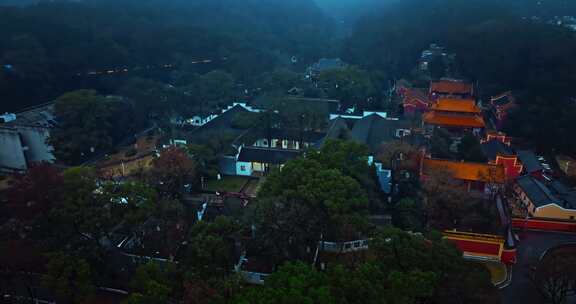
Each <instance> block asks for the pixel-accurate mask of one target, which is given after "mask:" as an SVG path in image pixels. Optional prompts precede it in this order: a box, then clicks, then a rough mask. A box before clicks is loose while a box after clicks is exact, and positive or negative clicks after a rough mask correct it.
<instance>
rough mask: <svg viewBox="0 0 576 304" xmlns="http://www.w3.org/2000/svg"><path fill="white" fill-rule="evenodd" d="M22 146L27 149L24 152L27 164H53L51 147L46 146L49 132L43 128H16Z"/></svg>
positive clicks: (53, 158)
mask: <svg viewBox="0 0 576 304" xmlns="http://www.w3.org/2000/svg"><path fill="white" fill-rule="evenodd" d="M18 132H19V133H20V137H21V138H22V144H23V145H24V146H26V147H28V149H27V150H26V152H25V155H26V159H27V160H28V163H31V162H42V161H47V162H53V161H54V160H55V157H54V154H53V151H54V149H53V148H52V146H51V145H49V144H48V137H49V136H50V132H49V131H48V130H47V129H45V128H34V127H18Z"/></svg>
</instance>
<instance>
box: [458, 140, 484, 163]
mask: <svg viewBox="0 0 576 304" xmlns="http://www.w3.org/2000/svg"><path fill="white" fill-rule="evenodd" d="M458 155H459V156H460V158H461V159H463V160H465V161H470V162H479V163H484V162H486V161H487V159H486V156H485V155H484V152H483V151H482V146H481V145H480V140H478V137H476V136H474V134H471V133H467V134H465V135H464V136H463V137H462V139H461V141H460V144H459V145H458Z"/></svg>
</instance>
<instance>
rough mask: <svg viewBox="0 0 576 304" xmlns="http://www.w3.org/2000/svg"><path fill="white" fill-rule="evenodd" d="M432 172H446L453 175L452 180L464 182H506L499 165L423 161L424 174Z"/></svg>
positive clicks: (435, 160) (434, 160)
mask: <svg viewBox="0 0 576 304" xmlns="http://www.w3.org/2000/svg"><path fill="white" fill-rule="evenodd" d="M434 170H448V171H449V172H451V173H452V174H454V178H456V179H460V180H466V181H480V182H491V181H492V182H496V183H501V184H503V183H504V182H505V180H506V175H505V173H504V167H503V166H501V165H493V164H481V163H470V162H459V161H453V160H443V159H430V158H427V159H424V164H423V172H424V174H426V173H427V172H430V171H434Z"/></svg>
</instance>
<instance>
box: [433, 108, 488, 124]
mask: <svg viewBox="0 0 576 304" xmlns="http://www.w3.org/2000/svg"><path fill="white" fill-rule="evenodd" d="M422 118H423V120H424V122H425V123H427V124H431V125H439V126H448V127H469V128H484V127H485V126H486V123H485V122H484V119H483V118H482V117H481V116H479V115H473V116H469V115H454V114H441V113H438V112H428V113H425V114H424V115H423V117H422Z"/></svg>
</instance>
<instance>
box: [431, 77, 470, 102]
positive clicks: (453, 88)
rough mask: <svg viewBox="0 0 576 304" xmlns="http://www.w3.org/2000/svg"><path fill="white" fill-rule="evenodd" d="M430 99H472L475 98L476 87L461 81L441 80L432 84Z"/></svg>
mask: <svg viewBox="0 0 576 304" xmlns="http://www.w3.org/2000/svg"><path fill="white" fill-rule="evenodd" d="M429 95H430V98H433V99H435V98H442V97H449V98H471V97H473V96H474V86H473V85H472V84H471V83H467V82H464V81H460V80H440V81H432V83H430V91H429Z"/></svg>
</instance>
